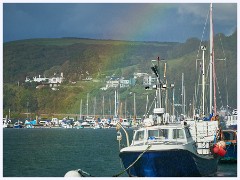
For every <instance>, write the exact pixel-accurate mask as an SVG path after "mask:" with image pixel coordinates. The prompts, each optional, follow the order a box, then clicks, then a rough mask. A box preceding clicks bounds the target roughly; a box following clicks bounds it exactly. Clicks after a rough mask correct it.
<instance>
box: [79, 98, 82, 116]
mask: <svg viewBox="0 0 240 180" xmlns="http://www.w3.org/2000/svg"><path fill="white" fill-rule="evenodd" d="M81 119H82V99H81V101H80V115H79V120H81Z"/></svg>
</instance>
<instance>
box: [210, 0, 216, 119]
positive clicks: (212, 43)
mask: <svg viewBox="0 0 240 180" xmlns="http://www.w3.org/2000/svg"><path fill="white" fill-rule="evenodd" d="M212 9H213V8H212V3H211V4H210V80H209V81H210V83H209V86H210V88H209V90H210V92H209V94H210V102H209V103H210V104H209V108H210V113H212V107H213V106H212V99H213V98H212V97H213V96H212V93H213V90H212V87H213V88H214V115H216V111H217V110H216V93H215V92H216V88H215V86H216V85H215V69H214V37H213V15H212ZM213 83H214V85H213Z"/></svg>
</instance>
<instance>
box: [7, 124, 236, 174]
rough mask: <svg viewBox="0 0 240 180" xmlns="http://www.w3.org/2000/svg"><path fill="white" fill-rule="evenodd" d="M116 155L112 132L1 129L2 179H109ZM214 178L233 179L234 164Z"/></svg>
mask: <svg viewBox="0 0 240 180" xmlns="http://www.w3.org/2000/svg"><path fill="white" fill-rule="evenodd" d="M126 130H127V132H128V133H129V137H130V139H129V140H132V139H131V137H132V135H133V130H132V129H126ZM93 139H94V141H93ZM122 141H123V142H125V138H124V137H123V139H122ZM99 147H101V148H99ZM118 154H119V144H118V141H117V139H116V129H114V128H111V129H96V130H94V129H61V128H58V129H49V128H41V129H40V128H38V129H27V128H23V129H13V128H4V129H3V177H63V176H64V175H65V174H66V173H67V172H68V171H70V170H74V169H82V170H84V171H85V172H88V173H89V174H91V175H92V176H95V177H112V176H114V175H116V174H118V173H120V172H122V171H123V170H124V168H123V166H122V164H121V161H120V158H119V156H118ZM127 176H128V175H127V173H123V174H122V175H121V177H127ZM215 177H237V163H233V164H229V163H226V164H225V163H224V164H221V163H220V164H218V171H217V173H216V175H215Z"/></svg>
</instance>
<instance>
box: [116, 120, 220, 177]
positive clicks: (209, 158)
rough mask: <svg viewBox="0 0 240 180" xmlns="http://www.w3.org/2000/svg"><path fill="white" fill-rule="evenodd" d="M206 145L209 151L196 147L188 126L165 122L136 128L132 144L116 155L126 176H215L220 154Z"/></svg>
mask: <svg viewBox="0 0 240 180" xmlns="http://www.w3.org/2000/svg"><path fill="white" fill-rule="evenodd" d="M207 147H208V148H207ZM207 149H208V150H209V151H208V152H209V154H200V153H199V152H198V151H197V146H196V143H195V141H194V140H193V139H192V136H191V134H190V131H189V128H188V126H185V125H183V124H168V125H160V126H151V127H144V128H141V129H139V130H137V131H135V134H134V137H133V141H132V144H131V145H130V146H128V147H125V148H123V149H121V150H120V154H119V156H120V158H121V160H122V163H123V165H124V167H125V168H126V170H127V173H128V175H129V176H137V177H198V176H214V175H215V173H216V172H217V164H218V160H219V158H218V155H215V154H213V153H212V151H210V149H211V145H210V146H206V149H205V150H207ZM204 152H205V151H204Z"/></svg>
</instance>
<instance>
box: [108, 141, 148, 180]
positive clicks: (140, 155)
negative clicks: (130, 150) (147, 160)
mask: <svg viewBox="0 0 240 180" xmlns="http://www.w3.org/2000/svg"><path fill="white" fill-rule="evenodd" d="M151 146H152V145H151V144H149V145H148V147H147V149H145V150H144V151H143V152H142V153H141V154H139V156H138V157H137V159H136V160H135V161H134V162H133V163H132V164H130V165H129V166H128V167H127V168H126V169H124V170H123V171H122V172H120V173H118V174H116V175H114V176H112V177H118V176H120V175H122V174H123V173H124V172H126V171H127V170H128V169H130V168H131V167H132V166H133V165H134V164H135V163H136V162H137V161H138V160H139V159H140V158H141V157H142V155H143V154H144V153H145V152H147V151H148V150H149V149H150V148H151Z"/></svg>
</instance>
